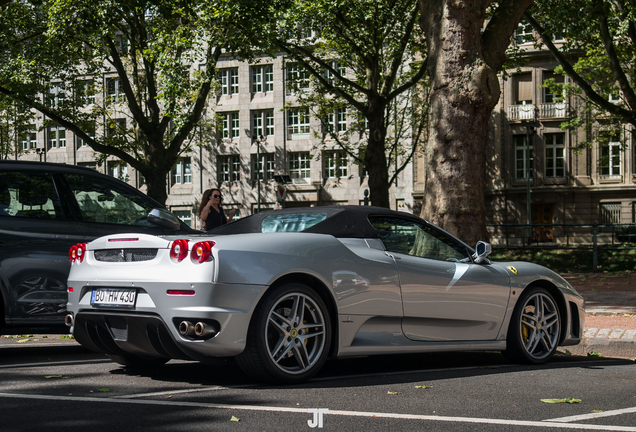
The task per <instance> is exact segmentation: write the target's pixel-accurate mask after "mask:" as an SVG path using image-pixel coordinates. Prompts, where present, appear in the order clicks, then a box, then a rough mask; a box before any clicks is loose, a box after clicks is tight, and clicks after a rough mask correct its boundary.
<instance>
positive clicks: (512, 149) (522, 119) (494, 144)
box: [485, 35, 636, 244]
mask: <svg viewBox="0 0 636 432" xmlns="http://www.w3.org/2000/svg"><path fill="white" fill-rule="evenodd" d="M517 39H518V40H517V43H519V44H520V46H521V47H522V48H524V49H526V55H525V62H524V63H523V65H522V66H520V67H519V68H517V69H515V70H514V72H512V71H510V72H509V73H510V75H507V76H505V77H504V76H503V75H501V76H500V86H501V96H500V99H499V103H498V106H497V107H496V108H495V110H494V112H493V116H492V122H491V125H490V136H491V139H490V142H489V148H488V152H489V156H488V160H489V166H488V167H487V172H486V192H485V199H486V208H487V212H488V223H490V224H506V225H514V224H526V223H527V222H528V218H530V223H531V224H542V223H545V224H556V225H559V224H592V223H598V224H609V223H614V224H616V223H633V222H636V152H635V150H634V143H633V139H632V133H631V129H630V128H629V127H628V126H627V125H625V126H623V127H622V128H620V130H617V131H616V133H615V134H614V137H612V138H610V139H609V140H608V142H605V143H600V142H599V141H598V139H596V141H595V139H594V137H591V136H587V135H586V132H585V129H584V128H580V129H578V130H576V131H572V130H565V129H561V127H560V126H561V123H562V122H564V121H565V120H567V119H569V118H570V116H571V115H572V110H574V109H576V108H578V107H577V106H576V105H575V104H577V103H582V102H581V100H580V99H575V98H571V99H569V100H565V101H562V102H561V101H559V99H558V98H557V95H555V94H553V93H552V92H551V90H550V89H549V88H547V87H544V86H543V84H544V83H545V82H546V80H549V79H554V80H555V81H556V82H561V83H563V82H564V80H565V81H566V82H567V80H569V78H567V77H563V76H561V75H555V74H554V69H555V68H556V67H557V66H558V63H557V62H556V60H555V59H554V58H553V57H552V55H551V54H550V53H549V52H548V51H547V50H538V49H535V48H534V45H533V42H531V41H530V40H529V38H528V39H524V38H523V35H522V36H521V39H520V40H519V35H518V36H517ZM584 141H587V142H589V141H592V145H591V146H588V147H584V148H581V149H579V144H580V143H582V142H584ZM512 231H515V229H514V227H508V228H503V227H494V228H492V230H491V233H492V236H493V239H492V240H493V243H495V244H496V243H502V242H503V241H504V237H506V236H507V234H510V232H512ZM517 231H518V230H517ZM601 232H603V230H602V229H601ZM513 237H516V240H515V241H513V242H512V244H518V243H524V241H527V240H528V238H527V237H526V238H525V239H524V238H522V236H520V235H515V236H513ZM531 240H532V241H533V242H539V243H540V242H546V243H565V242H570V241H574V242H586V243H587V242H591V241H592V236H591V230H590V229H589V228H580V229H577V228H576V227H567V228H566V227H564V226H563V227H559V226H551V227H549V226H546V227H533V228H532V230H531ZM515 242H516V243H515Z"/></svg>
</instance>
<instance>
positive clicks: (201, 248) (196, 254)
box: [190, 241, 214, 263]
mask: <svg viewBox="0 0 636 432" xmlns="http://www.w3.org/2000/svg"><path fill="white" fill-rule="evenodd" d="M212 246H214V242H213V241H202V242H198V243H195V244H194V246H193V247H192V252H191V254H190V256H191V257H192V259H193V260H197V261H199V262H200V263H202V262H206V261H207V260H208V259H210V255H211V254H212Z"/></svg>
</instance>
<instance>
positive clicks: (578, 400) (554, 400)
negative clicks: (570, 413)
mask: <svg viewBox="0 0 636 432" xmlns="http://www.w3.org/2000/svg"><path fill="white" fill-rule="evenodd" d="M541 402H545V403H549V404H557V403H569V404H574V403H581V399H574V398H563V399H541Z"/></svg>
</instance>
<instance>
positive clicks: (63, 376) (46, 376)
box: [44, 375, 73, 378]
mask: <svg viewBox="0 0 636 432" xmlns="http://www.w3.org/2000/svg"><path fill="white" fill-rule="evenodd" d="M44 378H73V377H72V376H65V375H44Z"/></svg>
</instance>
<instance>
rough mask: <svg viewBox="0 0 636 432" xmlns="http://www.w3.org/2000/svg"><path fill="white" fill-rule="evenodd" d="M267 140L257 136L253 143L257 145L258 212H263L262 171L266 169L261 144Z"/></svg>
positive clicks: (254, 137) (253, 138)
mask: <svg viewBox="0 0 636 432" xmlns="http://www.w3.org/2000/svg"><path fill="white" fill-rule="evenodd" d="M265 140H266V138H264V137H263V135H256V136H253V137H252V142H254V143H256V182H257V185H256V186H257V187H256V189H257V201H256V211H257V212H258V213H260V212H261V170H262V169H263V168H265V167H264V166H263V164H261V162H262V161H261V142H265Z"/></svg>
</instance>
